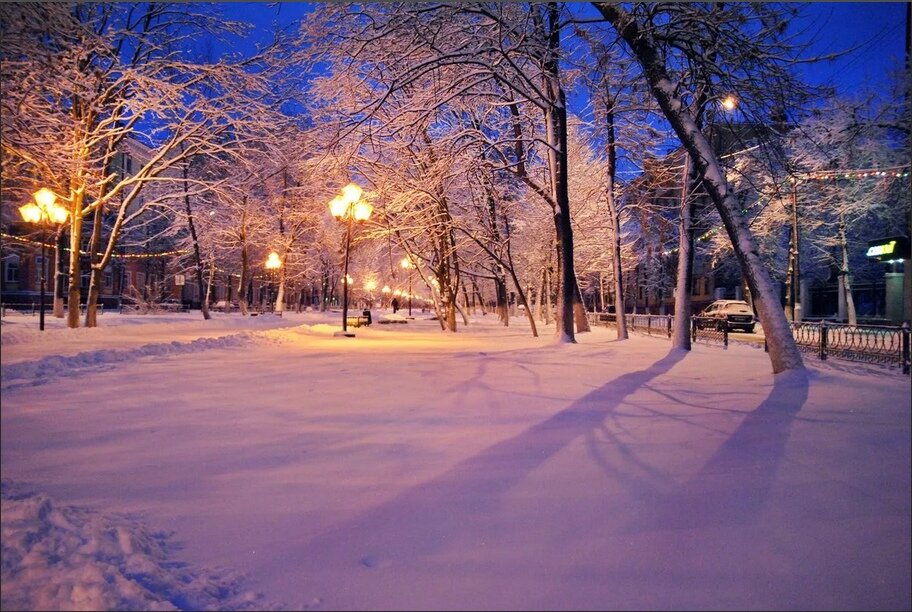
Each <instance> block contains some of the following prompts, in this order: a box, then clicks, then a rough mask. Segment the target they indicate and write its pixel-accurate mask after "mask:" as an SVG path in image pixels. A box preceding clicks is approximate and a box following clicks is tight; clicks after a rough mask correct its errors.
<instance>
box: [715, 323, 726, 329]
mask: <svg viewBox="0 0 912 612" xmlns="http://www.w3.org/2000/svg"><path fill="white" fill-rule="evenodd" d="M716 330H717V331H725V321H717V322H716Z"/></svg>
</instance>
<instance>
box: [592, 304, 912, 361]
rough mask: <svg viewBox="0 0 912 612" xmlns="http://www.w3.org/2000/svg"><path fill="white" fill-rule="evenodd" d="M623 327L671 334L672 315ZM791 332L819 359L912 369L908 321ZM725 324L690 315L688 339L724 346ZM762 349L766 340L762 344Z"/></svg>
mask: <svg viewBox="0 0 912 612" xmlns="http://www.w3.org/2000/svg"><path fill="white" fill-rule="evenodd" d="M588 318H589V323H590V324H592V325H616V324H617V315H616V314H614V313H589V314H588ZM626 321H627V329H628V330H630V331H635V332H638V333H644V334H648V335H650V336H664V337H667V338H671V336H672V333H673V330H674V317H673V316H671V315H644V314H628V315H626ZM790 325H791V328H792V336H793V337H794V338H795V344H796V345H797V346H798V350H800V351H802V352H804V353H808V354H813V355H815V356H816V357H818V358H819V359H822V360H826V359H829V358H835V359H844V360H847V361H856V362H863V363H873V364H878V365H886V366H892V367H897V366H898V367H899V368H901V370H902V373H903V374H909V373H910V371H912V355H910V352H912V349H910V344H912V338H910V336H912V334H910V328H909V324H908V323H903V325H902V326H901V327H899V326H886V325H844V324H838V323H827V322H825V321H824V322H815V323H811V322H791V323H790ZM729 336H730V334H729V331H728V326H727V325H726V324H725V323H724V322H720V321H719V320H718V319H713V318H708V317H697V316H694V317H691V319H690V337H691V341H692V342H701V343H704V344H715V345H719V344H721V345H722V346H723V347H725V348H728V340H729ZM763 347H764V349H766V348H767V347H766V342H765V341H764V345H763Z"/></svg>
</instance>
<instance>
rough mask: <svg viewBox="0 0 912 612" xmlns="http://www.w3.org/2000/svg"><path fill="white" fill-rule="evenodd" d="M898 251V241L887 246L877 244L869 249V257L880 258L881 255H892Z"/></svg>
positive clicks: (893, 241)
mask: <svg viewBox="0 0 912 612" xmlns="http://www.w3.org/2000/svg"><path fill="white" fill-rule="evenodd" d="M895 250H896V241H895V240H891V241H890V242H888V243H887V244H875V245H874V246H872V247H868V257H880V256H881V255H892V254H893V251H895Z"/></svg>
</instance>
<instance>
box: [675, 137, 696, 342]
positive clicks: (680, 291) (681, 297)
mask: <svg viewBox="0 0 912 612" xmlns="http://www.w3.org/2000/svg"><path fill="white" fill-rule="evenodd" d="M682 183H683V184H682V186H681V207H680V210H681V218H680V221H679V224H678V225H679V233H678V277H677V282H676V283H675V293H676V296H675V312H674V325H673V328H674V330H673V332H672V338H671V346H672V347H673V348H677V349H684V350H686V351H689V350H690V349H691V345H690V317H691V315H692V314H693V307H692V305H691V302H690V295H691V293H692V291H693V258H694V250H693V243H694V231H693V213H694V205H693V202H691V201H690V157H689V156H687V155H685V156H684V173H683V178H682Z"/></svg>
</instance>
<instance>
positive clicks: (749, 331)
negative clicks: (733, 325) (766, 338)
mask: <svg viewBox="0 0 912 612" xmlns="http://www.w3.org/2000/svg"><path fill="white" fill-rule="evenodd" d="M744 331H746V332H747V333H749V334H752V333H754V326H753V325H748V326H747V327H745V328H744Z"/></svg>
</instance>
